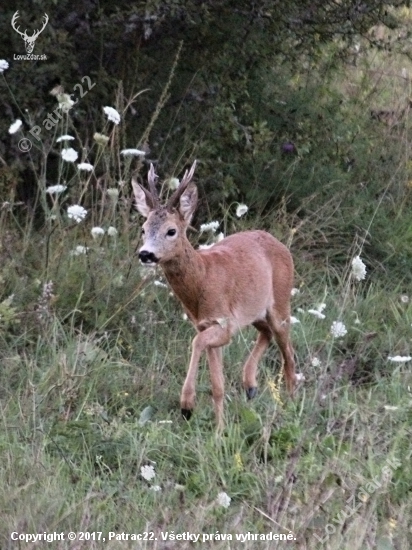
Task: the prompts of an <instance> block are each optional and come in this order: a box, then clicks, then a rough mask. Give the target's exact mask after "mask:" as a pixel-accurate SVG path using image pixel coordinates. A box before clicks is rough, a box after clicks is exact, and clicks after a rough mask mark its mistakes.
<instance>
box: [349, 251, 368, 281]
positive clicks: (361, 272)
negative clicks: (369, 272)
mask: <svg viewBox="0 0 412 550" xmlns="http://www.w3.org/2000/svg"><path fill="white" fill-rule="evenodd" d="M352 275H353V276H354V278H355V279H356V280H357V281H362V280H363V279H364V278H365V277H366V265H365V264H364V263H363V261H362V260H361V258H360V257H359V256H356V258H353V260H352Z"/></svg>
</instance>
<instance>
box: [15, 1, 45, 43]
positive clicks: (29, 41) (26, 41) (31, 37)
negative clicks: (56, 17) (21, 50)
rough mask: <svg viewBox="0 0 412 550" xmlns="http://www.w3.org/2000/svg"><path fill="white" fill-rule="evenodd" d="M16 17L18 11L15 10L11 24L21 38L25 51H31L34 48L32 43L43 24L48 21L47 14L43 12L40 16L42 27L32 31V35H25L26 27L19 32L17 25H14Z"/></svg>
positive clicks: (41, 30)
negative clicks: (41, 16)
mask: <svg viewBox="0 0 412 550" xmlns="http://www.w3.org/2000/svg"><path fill="white" fill-rule="evenodd" d="M18 18H19V12H18V11H16V13H15V14H14V15H13V17H12V20H11V26H12V27H13V29H14V30H15V31H16V32H17V33H19V35H20V36H21V37H22V38H23V40H24V45H25V47H26V52H27V53H32V51H33V49H34V44H35V42H36V40H37V38H38V36H39V34H40V33H41V32H43V31H44V28H45V26H46V25H47V23H48V22H49V16H48V15H47V13H45V14H44V16H43V18H42V19H43V27H42V28H41V29H40V30H39V31H33V35H32V36H28V35H27V29H26V30H25V31H24V32H21V31H20V30H19V27H16V21H17V19H18Z"/></svg>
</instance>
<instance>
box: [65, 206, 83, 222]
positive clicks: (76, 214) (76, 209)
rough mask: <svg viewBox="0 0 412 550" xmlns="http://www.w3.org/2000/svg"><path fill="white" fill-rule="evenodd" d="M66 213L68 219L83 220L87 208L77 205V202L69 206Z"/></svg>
mask: <svg viewBox="0 0 412 550" xmlns="http://www.w3.org/2000/svg"><path fill="white" fill-rule="evenodd" d="M67 215H68V217H69V218H70V219H72V220H74V221H76V222H77V223H79V222H81V221H82V220H84V218H85V217H86V215H87V210H86V209H85V208H83V206H79V205H78V204H74V205H73V206H69V207H68V209H67Z"/></svg>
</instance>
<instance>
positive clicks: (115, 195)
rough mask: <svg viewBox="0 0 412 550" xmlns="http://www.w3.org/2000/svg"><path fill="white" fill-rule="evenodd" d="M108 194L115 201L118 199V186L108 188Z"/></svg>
mask: <svg viewBox="0 0 412 550" xmlns="http://www.w3.org/2000/svg"><path fill="white" fill-rule="evenodd" d="M107 194H108V195H109V197H110V198H111V199H112V200H113V201H117V199H118V198H119V190H118V189H116V187H109V189H108V190H107Z"/></svg>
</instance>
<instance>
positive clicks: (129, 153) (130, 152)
mask: <svg viewBox="0 0 412 550" xmlns="http://www.w3.org/2000/svg"><path fill="white" fill-rule="evenodd" d="M120 154H121V155H123V156H125V157H142V156H143V155H145V154H146V153H145V151H141V150H140V149H122V151H120Z"/></svg>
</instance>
